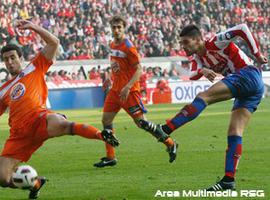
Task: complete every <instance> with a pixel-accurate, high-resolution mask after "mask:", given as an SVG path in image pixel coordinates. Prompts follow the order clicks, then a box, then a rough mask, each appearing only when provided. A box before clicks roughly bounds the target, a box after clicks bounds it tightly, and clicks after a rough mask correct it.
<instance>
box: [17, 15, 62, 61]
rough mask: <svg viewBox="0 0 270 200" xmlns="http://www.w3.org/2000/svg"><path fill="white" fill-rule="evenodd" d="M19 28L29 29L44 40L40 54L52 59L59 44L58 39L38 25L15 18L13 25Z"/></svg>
mask: <svg viewBox="0 0 270 200" xmlns="http://www.w3.org/2000/svg"><path fill="white" fill-rule="evenodd" d="M15 26H16V27H17V28H18V29H19V30H20V29H21V30H25V29H29V30H32V31H34V32H36V33H37V34H39V35H40V37H41V38H42V39H43V40H44V41H45V42H46V46H45V47H44V49H43V50H42V54H43V55H44V56H45V57H46V58H47V59H48V60H53V59H54V58H55V56H56V53H57V51H58V46H59V39H58V38H57V37H56V36H54V35H53V34H52V33H50V32H49V31H47V30H46V29H44V28H42V27H41V26H38V25H36V24H34V23H32V22H30V21H28V20H17V21H16V25H15Z"/></svg>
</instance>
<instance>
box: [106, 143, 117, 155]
mask: <svg viewBox="0 0 270 200" xmlns="http://www.w3.org/2000/svg"><path fill="white" fill-rule="evenodd" d="M105 146H106V155H107V158H109V159H114V158H115V151H114V148H113V146H112V145H110V144H107V143H105Z"/></svg>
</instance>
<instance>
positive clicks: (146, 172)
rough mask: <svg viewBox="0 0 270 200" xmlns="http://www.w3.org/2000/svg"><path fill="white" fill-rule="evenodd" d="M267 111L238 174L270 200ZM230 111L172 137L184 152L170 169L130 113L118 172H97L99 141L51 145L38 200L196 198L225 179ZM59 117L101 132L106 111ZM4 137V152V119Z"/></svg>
mask: <svg viewBox="0 0 270 200" xmlns="http://www.w3.org/2000/svg"><path fill="white" fill-rule="evenodd" d="M269 105H270V99H264V100H263V102H262V103H261V105H260V107H259V109H258V111H257V112H256V113H255V114H254V115H253V118H252V120H251V122H250V123H249V126H248V127H247V129H246V131H245V133H244V139H243V156H242V158H241V162H240V165H239V169H238V172H237V190H240V189H263V190H264V191H265V195H266V197H265V198H264V199H269V198H270V169H269V167H270V106H269ZM231 106H232V102H231V101H228V102H224V103H219V104H216V105H212V106H209V107H208V108H207V109H206V110H205V111H204V113H203V114H202V115H201V116H200V117H199V118H198V119H196V120H195V121H193V122H192V123H189V124H187V125H185V126H183V127H182V128H180V129H178V130H177V131H176V132H174V133H173V135H172V137H173V138H175V139H176V140H177V141H178V142H179V143H180V149H179V152H178V158H177V160H176V161H175V162H174V163H172V164H170V163H169V162H168V155H167V153H166V152H165V147H164V146H163V144H160V143H157V142H156V141H155V140H154V138H152V136H150V135H149V134H148V133H146V132H144V131H142V130H140V129H138V128H136V126H135V125H134V124H133V122H132V120H131V119H130V118H129V117H128V116H127V114H126V113H124V112H120V113H119V115H117V117H116V120H115V128H116V133H117V136H118V138H119V139H120V141H121V145H120V146H119V147H118V149H117V156H118V161H119V162H118V164H117V165H116V166H115V167H110V168H104V169H96V168H94V167H93V165H92V164H93V163H95V162H96V161H98V160H99V159H100V158H101V157H102V156H104V155H105V153H104V152H105V150H104V145H103V143H102V142H100V141H95V140H87V139H84V138H81V137H77V136H74V137H73V136H65V137H61V138H55V139H51V140H48V141H47V142H46V143H45V144H44V145H43V146H42V148H40V149H39V150H38V151H37V152H36V153H35V154H34V155H33V156H32V159H31V160H30V162H29V164H30V165H32V166H33V167H34V168H36V169H37V170H38V172H39V174H40V175H44V176H46V177H47V178H49V179H50V181H49V182H48V184H46V186H45V187H44V188H43V189H42V192H41V195H40V198H39V199H44V200H45V199H51V200H54V199H55V200H57V199H70V200H71V199H72V200H80V199H85V200H86V199H89V200H96V199H98V200H124V199H125V200H150V199H166V198H160V197H159V198H155V197H154V195H155V193H156V192H157V190H162V191H165V190H169V191H182V190H198V189H202V188H205V187H207V186H209V185H212V184H213V183H214V182H215V181H216V179H217V176H221V177H222V176H223V173H224V172H223V171H224V168H223V166H224V151H225V148H226V139H227V138H226V131H227V125H228V123H229V114H230V109H231ZM180 107H182V105H176V104H174V105H154V106H147V108H148V111H149V113H148V114H147V117H148V119H150V120H152V121H155V122H164V120H165V119H167V118H169V117H172V116H173V115H174V114H175V113H176V112H177V111H178V110H179V108H180ZM61 112H62V113H65V114H66V115H67V116H68V117H69V119H70V120H72V121H76V122H81V123H88V124H93V125H95V126H97V127H99V128H101V123H100V119H101V114H102V113H101V109H91V110H65V111H61ZM0 130H1V132H0V148H1V149H2V148H3V144H4V141H5V140H6V138H7V137H8V126H7V115H6V114H4V115H3V116H1V118H0ZM27 196H28V192H27V191H21V190H12V189H3V188H0V199H1V200H6V199H27ZM168 199H174V198H168ZM175 199H190V198H175ZM197 199H201V198H197ZM204 199H207V198H204ZM212 199H214V198H212ZM233 199H245V198H233ZM246 199H256V198H246ZM257 199H263V198H257Z"/></svg>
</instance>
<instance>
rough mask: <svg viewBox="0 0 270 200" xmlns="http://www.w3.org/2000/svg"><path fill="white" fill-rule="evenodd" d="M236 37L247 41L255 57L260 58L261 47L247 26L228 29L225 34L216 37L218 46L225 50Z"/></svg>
mask: <svg viewBox="0 0 270 200" xmlns="http://www.w3.org/2000/svg"><path fill="white" fill-rule="evenodd" d="M235 37H241V38H242V39H243V40H245V41H246V43H247V44H248V46H249V48H250V49H251V51H252V53H253V55H255V56H256V57H258V56H259V54H260V52H259V45H258V42H257V40H256V39H255V38H254V36H253V35H252V33H251V32H250V30H249V28H248V26H247V25H246V24H240V25H237V26H234V27H232V28H230V29H227V30H226V31H225V32H221V33H218V34H217V35H216V41H217V42H216V45H217V46H219V47H221V48H222V47H223V48H225V47H226V46H228V45H229V43H230V42H231V41H232V40H234V39H235Z"/></svg>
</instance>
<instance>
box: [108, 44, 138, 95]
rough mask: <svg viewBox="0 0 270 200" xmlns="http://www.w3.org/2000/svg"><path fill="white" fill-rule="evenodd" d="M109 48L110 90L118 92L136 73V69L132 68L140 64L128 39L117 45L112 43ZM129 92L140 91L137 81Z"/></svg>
mask: <svg viewBox="0 0 270 200" xmlns="http://www.w3.org/2000/svg"><path fill="white" fill-rule="evenodd" d="M110 48H111V49H110V62H111V69H112V80H113V85H112V90H114V91H116V92H120V91H121V90H122V88H123V87H124V86H125V85H126V84H127V83H128V82H129V81H130V80H131V78H132V77H133V75H134V73H135V72H136V70H137V69H136V68H135V67H134V66H135V65H136V64H139V63H140V56H139V54H138V52H137V49H136V47H134V46H133V44H132V43H131V41H130V40H128V39H124V41H123V42H122V43H121V44H119V45H116V44H115V43H114V42H112V43H111V45H110ZM130 91H140V83H139V81H136V82H135V83H134V85H133V87H132V88H131V89H130Z"/></svg>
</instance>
